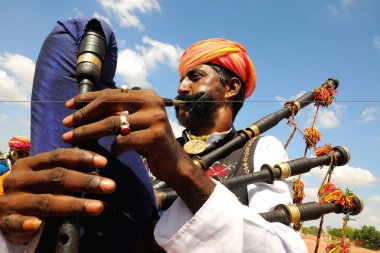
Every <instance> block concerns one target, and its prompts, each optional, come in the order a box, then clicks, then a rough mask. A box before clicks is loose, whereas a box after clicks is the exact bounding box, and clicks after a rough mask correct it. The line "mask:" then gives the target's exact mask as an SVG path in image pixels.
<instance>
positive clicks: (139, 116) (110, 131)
mask: <svg viewBox="0 0 380 253" xmlns="http://www.w3.org/2000/svg"><path fill="white" fill-rule="evenodd" d="M124 116H125V117H126V120H127V122H128V124H129V127H130V130H131V131H135V130H141V129H145V128H148V127H149V124H150V120H151V119H152V118H154V116H153V115H150V117H146V115H145V114H143V113H133V114H128V115H125V114H124ZM121 126H122V121H121V119H120V116H111V117H108V118H106V119H104V120H101V121H99V122H96V123H92V124H88V125H83V126H80V127H77V128H75V129H73V130H71V131H69V132H67V133H65V134H63V135H62V138H63V140H64V141H65V142H68V143H77V142H82V141H88V140H97V139H99V138H102V137H105V136H110V135H117V134H120V130H121Z"/></svg>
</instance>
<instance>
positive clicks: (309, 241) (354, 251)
mask: <svg viewBox="0 0 380 253" xmlns="http://www.w3.org/2000/svg"><path fill="white" fill-rule="evenodd" d="M302 238H303V240H304V241H305V243H306V247H307V251H308V252H309V253H314V249H315V241H316V236H312V235H306V236H305V235H303V236H302ZM327 241H328V240H327V238H322V240H321V241H320V242H319V247H318V253H325V252H326V246H327ZM350 252H351V253H379V252H380V251H373V250H369V249H365V248H359V247H355V246H354V245H352V244H351V245H350Z"/></svg>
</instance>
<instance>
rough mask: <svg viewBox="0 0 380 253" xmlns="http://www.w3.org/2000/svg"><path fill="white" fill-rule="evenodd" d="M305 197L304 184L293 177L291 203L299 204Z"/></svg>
mask: <svg viewBox="0 0 380 253" xmlns="http://www.w3.org/2000/svg"><path fill="white" fill-rule="evenodd" d="M304 198H305V192H304V184H303V182H302V181H301V180H299V179H298V178H293V204H301V203H302V201H303V199H304Z"/></svg>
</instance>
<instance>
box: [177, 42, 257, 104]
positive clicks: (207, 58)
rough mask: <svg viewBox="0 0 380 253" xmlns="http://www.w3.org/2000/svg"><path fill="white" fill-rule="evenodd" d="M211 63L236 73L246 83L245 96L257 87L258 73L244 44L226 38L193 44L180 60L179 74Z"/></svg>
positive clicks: (181, 74)
mask: <svg viewBox="0 0 380 253" xmlns="http://www.w3.org/2000/svg"><path fill="white" fill-rule="evenodd" d="M204 63H211V64H215V65H218V66H220V67H222V68H225V69H228V70H230V71H231V72H233V73H235V74H236V75H237V76H238V77H240V78H241V80H242V81H243V82H244V84H245V98H248V97H249V96H250V95H251V94H252V93H253V91H254V89H255V83H256V73H255V68H254V66H253V63H252V61H251V59H249V57H248V55H247V51H246V50H245V48H244V47H243V45H241V44H239V43H237V42H233V41H230V40H226V39H220V38H214V39H208V40H202V41H199V42H197V43H195V44H193V45H191V46H190V47H189V48H188V49H187V50H186V51H185V52H184V53H183V55H182V57H181V60H180V62H179V66H178V70H179V75H180V77H182V76H183V75H184V74H185V73H186V72H187V71H188V70H189V69H190V68H192V67H194V66H196V65H199V64H204Z"/></svg>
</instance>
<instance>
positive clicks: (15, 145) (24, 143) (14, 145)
mask: <svg viewBox="0 0 380 253" xmlns="http://www.w3.org/2000/svg"><path fill="white" fill-rule="evenodd" d="M8 145H9V147H10V148H11V149H15V150H20V151H21V150H22V151H28V152H29V150H30V140H29V138H26V137H24V136H15V137H13V138H12V139H10V140H9V141H8Z"/></svg>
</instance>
